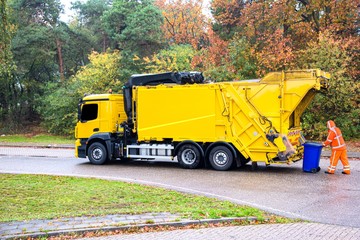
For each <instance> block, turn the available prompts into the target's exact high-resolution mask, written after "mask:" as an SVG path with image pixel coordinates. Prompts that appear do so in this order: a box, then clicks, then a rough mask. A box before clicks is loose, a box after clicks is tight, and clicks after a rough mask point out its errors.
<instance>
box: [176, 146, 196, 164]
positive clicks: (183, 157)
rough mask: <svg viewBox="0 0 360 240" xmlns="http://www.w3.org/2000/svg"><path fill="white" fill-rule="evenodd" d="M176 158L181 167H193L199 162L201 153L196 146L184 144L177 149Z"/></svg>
mask: <svg viewBox="0 0 360 240" xmlns="http://www.w3.org/2000/svg"><path fill="white" fill-rule="evenodd" d="M177 159H178V162H179V164H180V166H181V167H183V168H188V169H194V168H197V167H198V166H199V165H200V163H201V154H200V151H199V149H198V148H197V147H196V146H194V145H192V144H184V145H183V146H181V147H180V149H179V151H178V154H177Z"/></svg>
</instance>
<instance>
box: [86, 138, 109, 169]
mask: <svg viewBox="0 0 360 240" xmlns="http://www.w3.org/2000/svg"><path fill="white" fill-rule="evenodd" d="M88 157H89V160H90V162H91V163H92V164H96V165H102V164H104V163H105V162H106V161H107V151H106V148H105V146H104V145H103V144H101V143H99V142H94V143H92V144H91V145H90V147H89V149H88Z"/></svg>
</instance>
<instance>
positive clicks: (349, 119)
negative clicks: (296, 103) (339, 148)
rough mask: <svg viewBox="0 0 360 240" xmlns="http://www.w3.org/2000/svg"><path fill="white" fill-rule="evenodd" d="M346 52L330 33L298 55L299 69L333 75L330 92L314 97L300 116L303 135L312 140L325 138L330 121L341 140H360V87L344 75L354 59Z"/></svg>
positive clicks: (346, 74)
mask: <svg viewBox="0 0 360 240" xmlns="http://www.w3.org/2000/svg"><path fill="white" fill-rule="evenodd" d="M346 49H347V46H346V45H343V42H342V41H340V40H337V39H335V38H334V37H333V36H332V34H331V33H324V34H320V36H319V39H318V40H317V41H313V42H310V43H309V47H308V48H307V49H306V50H303V51H301V52H299V55H298V58H297V66H298V67H299V68H305V69H306V68H321V69H323V70H325V71H328V72H330V73H331V74H332V78H331V81H330V84H331V87H330V89H329V92H328V93H327V94H326V95H317V96H316V98H317V99H316V101H313V102H312V105H311V106H310V107H309V108H308V109H307V110H306V112H305V114H304V116H303V124H304V129H305V131H306V134H307V135H308V136H310V137H312V138H316V137H319V136H322V138H323V137H326V121H327V120H329V119H332V120H335V122H336V123H337V125H338V126H339V127H340V128H341V129H342V132H343V134H344V136H346V137H354V138H359V137H360V135H359V133H360V120H359V115H360V99H359V92H360V83H359V82H358V81H354V80H353V79H352V78H351V75H349V74H348V72H347V69H348V66H350V65H352V63H353V62H354V60H355V59H353V58H352V56H350V55H349V54H347V51H346ZM321 133H322V134H323V135H322V134H321Z"/></svg>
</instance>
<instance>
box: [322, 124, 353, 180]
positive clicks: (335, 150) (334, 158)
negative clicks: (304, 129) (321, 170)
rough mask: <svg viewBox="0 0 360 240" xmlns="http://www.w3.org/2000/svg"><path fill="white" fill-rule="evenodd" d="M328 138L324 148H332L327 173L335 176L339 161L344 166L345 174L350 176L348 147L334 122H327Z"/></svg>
mask: <svg viewBox="0 0 360 240" xmlns="http://www.w3.org/2000/svg"><path fill="white" fill-rule="evenodd" d="M327 128H328V129H329V130H328V137H327V139H326V141H325V142H324V143H323V146H324V147H326V146H328V145H330V146H331V156H330V166H329V167H328V170H327V171H325V173H328V174H334V173H335V169H336V165H337V164H338V161H339V159H340V160H341V163H342V165H343V171H342V173H343V174H350V165H349V161H348V157H347V152H346V145H345V141H344V138H343V136H342V134H341V130H340V129H339V128H338V127H336V125H335V123H334V121H332V120H329V121H327Z"/></svg>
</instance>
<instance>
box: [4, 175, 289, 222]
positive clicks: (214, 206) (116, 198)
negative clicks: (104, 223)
mask: <svg viewBox="0 0 360 240" xmlns="http://www.w3.org/2000/svg"><path fill="white" fill-rule="evenodd" d="M0 191H1V195H2V196H1V198H2V199H1V201H0V221H1V222H7V221H21V220H31V219H52V218H60V217H76V216H99V215H107V214H141V213H149V212H151V213H156V212H170V213H177V214H180V215H181V216H182V217H183V218H190V219H204V218H220V217H246V216H254V217H257V218H258V219H259V220H260V221H261V220H262V219H265V218H267V217H268V215H267V213H266V212H263V211H260V210H258V209H256V208H252V207H247V206H240V205H237V204H233V203H231V202H228V201H220V200H216V199H211V198H206V197H202V196H195V195H190V194H183V193H179V192H176V191H170V190H165V189H162V188H156V187H151V186H143V185H139V184H132V183H124V182H118V181H107V180H101V179H88V178H77V177H63V176H62V177H59V176H47V175H16V174H0ZM277 221H278V222H284V221H286V219H285V220H284V218H281V217H279V218H278V220H277Z"/></svg>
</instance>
